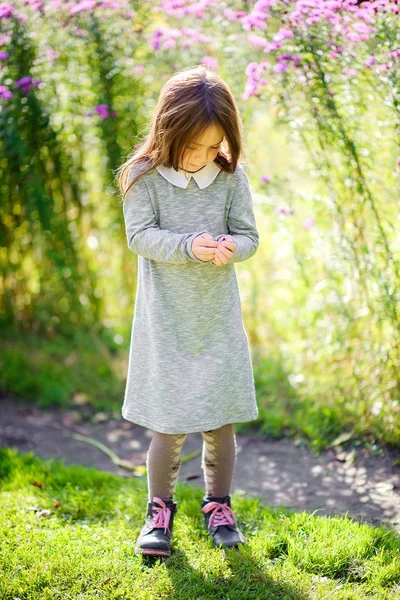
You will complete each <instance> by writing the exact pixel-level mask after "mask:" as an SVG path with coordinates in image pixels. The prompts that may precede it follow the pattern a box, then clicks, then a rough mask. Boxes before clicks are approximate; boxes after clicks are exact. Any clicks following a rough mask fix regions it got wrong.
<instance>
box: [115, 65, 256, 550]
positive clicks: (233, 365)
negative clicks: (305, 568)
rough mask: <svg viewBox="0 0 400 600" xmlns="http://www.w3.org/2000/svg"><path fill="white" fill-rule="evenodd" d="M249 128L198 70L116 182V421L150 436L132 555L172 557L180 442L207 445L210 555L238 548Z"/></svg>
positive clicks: (171, 96) (181, 82)
mask: <svg viewBox="0 0 400 600" xmlns="http://www.w3.org/2000/svg"><path fill="white" fill-rule="evenodd" d="M242 132H243V126H242V122H241V119H240V116H239V113H238V109H237V106H236V103H235V100H234V97H233V95H232V93H231V91H230V89H229V87H228V85H227V84H226V83H225V82H224V81H223V80H222V79H221V78H219V77H218V76H217V75H216V74H215V73H213V72H212V71H209V70H208V69H207V68H206V67H204V66H202V65H201V66H197V67H194V68H188V69H184V70H183V71H180V72H178V73H176V74H175V75H174V76H173V77H171V78H170V79H169V80H168V81H167V83H166V84H165V85H164V86H163V88H162V90H161V93H160V96H159V99H158V103H157V106H156V108H155V111H154V114H153V118H152V123H151V128H150V131H149V133H148V135H147V138H146V139H145V141H144V142H143V143H141V144H139V145H138V147H136V149H135V152H134V154H133V156H131V157H130V158H129V159H128V160H127V161H126V162H125V163H124V164H123V165H122V166H121V167H119V169H118V175H119V180H118V182H119V186H120V189H121V192H122V196H123V213H124V220H125V228H126V235H127V242H128V247H129V249H130V250H131V251H132V252H134V253H135V254H138V283H137V292H136V300H135V309H134V318H133V325H132V334H131V344H130V353H129V367H128V375H127V383H126V390H125V398H124V403H123V407H122V416H123V417H124V418H125V419H127V420H128V421H131V422H133V423H137V424H139V425H141V426H143V427H146V428H148V429H149V430H151V431H152V439H151V442H150V446H149V449H148V454H147V463H146V464H147V473H148V492H149V498H148V504H147V513H146V519H145V525H144V527H143V529H142V531H141V533H140V535H139V538H138V540H137V544H136V548H135V552H136V553H144V554H154V555H160V556H163V555H164V556H169V555H170V554H171V551H170V538H171V533H172V528H173V520H174V516H175V514H176V510H177V503H176V502H174V500H173V495H174V491H175V485H176V481H177V478H178V473H179V469H180V464H181V463H180V456H181V449H182V446H183V443H184V441H185V439H186V437H187V434H188V433H192V432H201V433H202V437H203V454H202V469H203V471H204V478H205V487H206V495H205V496H204V497H203V499H202V502H201V508H202V511H203V513H204V518H205V524H206V527H207V530H208V532H209V534H210V536H211V538H212V541H213V543H214V544H215V545H222V546H225V547H237V545H238V544H239V543H242V544H243V543H244V542H245V538H244V536H243V534H242V532H241V531H240V530H239V528H238V526H237V523H236V518H235V515H234V513H233V511H232V509H231V503H230V493H231V483H232V477H233V471H234V466H235V461H236V438H235V432H234V423H237V422H245V421H252V420H254V419H257V417H258V408H257V404H256V394H255V386H254V377H253V368H252V363H251V356H250V350H249V343H248V338H247V334H246V332H245V329H244V326H243V321H242V310H241V301H240V296H239V288H238V283H237V279H236V272H235V267H234V263H235V262H241V261H244V260H247V259H248V258H250V257H251V256H253V254H254V253H255V252H256V250H257V248H258V244H259V234H258V231H257V229H256V222H255V218H254V213H253V203H252V196H251V192H250V187H249V182H248V178H247V175H246V172H245V169H244V167H243V166H242V165H241V164H240V163H239V162H238V159H239V157H240V155H241V152H242V147H243V133H242Z"/></svg>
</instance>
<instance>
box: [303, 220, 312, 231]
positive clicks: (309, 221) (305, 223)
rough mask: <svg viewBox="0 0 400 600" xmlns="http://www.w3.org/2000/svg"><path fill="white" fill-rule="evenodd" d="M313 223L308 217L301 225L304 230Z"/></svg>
mask: <svg viewBox="0 0 400 600" xmlns="http://www.w3.org/2000/svg"><path fill="white" fill-rule="evenodd" d="M314 223H315V221H314V219H312V218H311V217H309V218H308V219H306V220H305V221H304V223H303V227H304V228H305V229H310V228H311V227H312V226H313V225H314Z"/></svg>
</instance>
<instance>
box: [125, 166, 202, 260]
mask: <svg viewBox="0 0 400 600" xmlns="http://www.w3.org/2000/svg"><path fill="white" fill-rule="evenodd" d="M128 184H129V179H128ZM123 213H124V221H125V230H126V237H127V243H128V248H129V250H131V251H132V252H134V253H135V254H140V255H141V256H144V257H145V258H150V259H152V260H157V261H161V262H166V263H170V264H182V263H186V262H190V261H194V262H198V263H202V264H204V263H205V261H202V260H200V259H198V258H196V256H195V255H194V254H193V250H192V242H193V240H194V238H195V237H197V236H198V235H200V234H201V233H205V231H204V230H201V231H197V232H192V233H174V232H172V231H169V230H168V229H160V227H159V225H158V223H157V220H156V215H155V212H154V209H153V206H152V203H151V198H150V194H149V191H148V188H147V185H146V182H145V181H144V179H143V177H141V178H139V179H138V180H137V181H135V183H134V184H133V185H132V186H131V188H130V190H129V191H128V193H127V195H126V196H125V200H124V204H123Z"/></svg>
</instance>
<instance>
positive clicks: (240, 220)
mask: <svg viewBox="0 0 400 600" xmlns="http://www.w3.org/2000/svg"><path fill="white" fill-rule="evenodd" d="M228 229H229V234H230V235H231V236H232V237H233V240H234V242H235V243H236V244H237V247H236V250H235V253H234V255H233V258H232V261H233V262H241V261H243V260H247V259H248V258H250V257H251V256H253V254H255V253H256V250H257V248H258V244H259V238H260V236H259V234H258V231H257V225H256V220H255V216H254V211H253V199H252V195H251V190H250V184H249V180H248V177H247V174H246V171H245V170H244V167H243V165H238V181H237V184H236V187H235V189H234V192H233V198H232V201H231V205H230V208H229V212H228ZM219 237H221V236H219Z"/></svg>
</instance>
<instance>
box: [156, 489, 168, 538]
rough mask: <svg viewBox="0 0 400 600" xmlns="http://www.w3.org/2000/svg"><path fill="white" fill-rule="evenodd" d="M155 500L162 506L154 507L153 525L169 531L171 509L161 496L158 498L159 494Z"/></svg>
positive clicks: (165, 531)
mask: <svg viewBox="0 0 400 600" xmlns="http://www.w3.org/2000/svg"><path fill="white" fill-rule="evenodd" d="M153 502H157V504H160V505H161V506H160V507H158V506H153V507H152V513H153V515H152V525H153V526H154V527H157V528H160V529H164V533H167V531H168V532H169V522H170V518H171V509H170V508H169V507H168V506H167V505H166V504H165V502H163V501H162V500H161V498H157V496H154V498H153Z"/></svg>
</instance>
